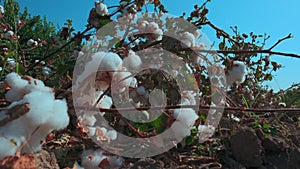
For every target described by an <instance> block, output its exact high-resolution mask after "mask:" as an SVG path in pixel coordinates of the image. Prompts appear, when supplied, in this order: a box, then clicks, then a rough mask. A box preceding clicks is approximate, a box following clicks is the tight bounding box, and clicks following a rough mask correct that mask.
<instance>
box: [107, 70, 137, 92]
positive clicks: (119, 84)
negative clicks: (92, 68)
mask: <svg viewBox="0 0 300 169" xmlns="http://www.w3.org/2000/svg"><path fill="white" fill-rule="evenodd" d="M131 81H132V77H131V73H130V72H128V71H124V72H115V73H114V75H113V80H112V84H111V87H112V91H113V92H115V93H119V92H120V93H121V92H124V91H125V88H126V87H129V86H130V84H131Z"/></svg>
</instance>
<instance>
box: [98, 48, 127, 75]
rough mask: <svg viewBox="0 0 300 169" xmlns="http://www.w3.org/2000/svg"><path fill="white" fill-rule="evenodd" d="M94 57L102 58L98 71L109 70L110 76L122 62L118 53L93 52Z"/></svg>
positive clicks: (119, 67)
mask: <svg viewBox="0 0 300 169" xmlns="http://www.w3.org/2000/svg"><path fill="white" fill-rule="evenodd" d="M94 57H96V58H97V57H99V58H102V60H101V62H100V65H99V71H101V72H102V71H103V72H109V74H110V75H111V76H112V75H113V73H114V72H115V71H117V70H120V69H121V66H122V63H123V61H122V59H121V58H120V57H119V55H118V54H116V53H112V52H108V53H107V52H97V53H95V54H94Z"/></svg>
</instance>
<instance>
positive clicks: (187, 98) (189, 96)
mask: <svg viewBox="0 0 300 169" xmlns="http://www.w3.org/2000/svg"><path fill="white" fill-rule="evenodd" d="M196 95H197V94H196V92H194V91H191V90H186V91H183V92H182V95H181V103H180V104H181V105H196V103H197V102H196V98H195V96H196Z"/></svg>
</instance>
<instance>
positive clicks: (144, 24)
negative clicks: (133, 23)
mask: <svg viewBox="0 0 300 169" xmlns="http://www.w3.org/2000/svg"><path fill="white" fill-rule="evenodd" d="M148 24H149V22H147V21H141V22H139V21H138V27H139V32H140V33H144V32H146V31H147V26H148Z"/></svg>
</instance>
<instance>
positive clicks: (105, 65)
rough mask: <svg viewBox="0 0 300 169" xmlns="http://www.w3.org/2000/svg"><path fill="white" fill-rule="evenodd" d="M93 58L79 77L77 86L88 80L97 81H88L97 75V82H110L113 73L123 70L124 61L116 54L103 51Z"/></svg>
mask: <svg viewBox="0 0 300 169" xmlns="http://www.w3.org/2000/svg"><path fill="white" fill-rule="evenodd" d="M91 57H92V60H91V61H89V62H88V63H87V64H86V65H85V67H84V71H83V72H82V74H80V75H79V76H78V79H77V80H76V85H79V84H80V83H82V82H85V81H86V80H95V79H88V78H91V75H93V74H96V81H103V82H110V80H111V77H112V75H113V73H114V72H116V71H118V70H119V69H121V68H122V64H123V61H122V59H121V58H120V57H119V55H118V54H116V53H112V52H102V51H101V52H97V53H94V54H93V55H92V56H91ZM77 87H78V86H77ZM75 88H76V86H75ZM103 88H105V87H103ZM105 89H106V88H105ZM105 89H104V90H105Z"/></svg>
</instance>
